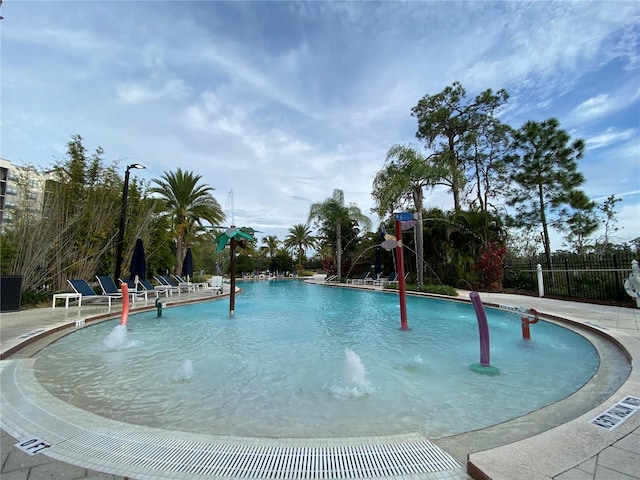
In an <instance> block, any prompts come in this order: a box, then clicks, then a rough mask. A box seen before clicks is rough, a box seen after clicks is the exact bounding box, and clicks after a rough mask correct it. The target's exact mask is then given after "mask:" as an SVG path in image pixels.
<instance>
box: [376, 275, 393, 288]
mask: <svg viewBox="0 0 640 480" xmlns="http://www.w3.org/2000/svg"><path fill="white" fill-rule="evenodd" d="M390 283H398V274H397V273H396V272H391V273H390V274H389V276H388V277H387V278H381V279H380V280H377V281H375V282H373V284H374V285H377V286H381V287H384V286H385V285H389V284H390Z"/></svg>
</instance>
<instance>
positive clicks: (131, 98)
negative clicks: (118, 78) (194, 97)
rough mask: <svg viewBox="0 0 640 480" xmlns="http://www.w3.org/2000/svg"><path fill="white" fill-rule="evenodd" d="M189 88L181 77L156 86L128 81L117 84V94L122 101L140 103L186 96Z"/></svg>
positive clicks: (133, 103)
mask: <svg viewBox="0 0 640 480" xmlns="http://www.w3.org/2000/svg"><path fill="white" fill-rule="evenodd" d="M189 90H190V89H189V87H187V86H186V85H185V83H184V82H183V81H182V80H179V79H173V80H167V81H165V82H164V84H163V85H161V86H158V87H155V88H154V87H152V86H149V85H144V84H143V83H140V82H127V83H120V84H118V85H117V86H116V95H117V97H118V99H119V100H120V101H121V102H122V103H126V104H132V105H138V104H141V103H147V102H152V101H155V100H160V99H162V98H168V99H179V98H182V97H186V96H187V95H188V93H189Z"/></svg>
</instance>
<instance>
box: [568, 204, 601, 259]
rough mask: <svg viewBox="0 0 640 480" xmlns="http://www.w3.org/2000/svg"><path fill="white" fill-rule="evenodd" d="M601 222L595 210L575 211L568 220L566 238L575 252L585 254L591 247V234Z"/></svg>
mask: <svg viewBox="0 0 640 480" xmlns="http://www.w3.org/2000/svg"><path fill="white" fill-rule="evenodd" d="M599 226H600V224H599V223H598V219H597V218H596V217H595V215H593V212H575V213H574V214H573V215H571V217H570V218H569V219H568V220H567V224H566V229H567V235H566V236H565V240H566V243H567V245H569V246H570V247H571V248H572V249H573V251H574V252H575V253H577V254H578V255H584V254H585V253H588V250H589V249H590V245H589V236H590V235H591V234H592V233H593V232H595V231H596V230H597V229H598V227H599Z"/></svg>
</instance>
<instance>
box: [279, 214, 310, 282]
mask: <svg viewBox="0 0 640 480" xmlns="http://www.w3.org/2000/svg"><path fill="white" fill-rule="evenodd" d="M315 244H316V238H315V237H314V236H313V235H312V233H311V229H310V228H309V225H308V224H303V223H298V224H296V225H294V226H293V227H291V228H290V229H289V234H288V235H287V236H286V237H285V239H284V246H285V247H286V248H289V249H291V250H295V252H296V254H297V255H296V256H297V258H298V261H297V269H298V271H299V270H302V259H303V258H304V257H305V252H306V250H307V249H309V248H313V247H314V246H315Z"/></svg>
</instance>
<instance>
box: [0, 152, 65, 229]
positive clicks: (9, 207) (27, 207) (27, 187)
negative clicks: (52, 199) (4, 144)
mask: <svg viewBox="0 0 640 480" xmlns="http://www.w3.org/2000/svg"><path fill="white" fill-rule="evenodd" d="M52 179H53V171H47V172H42V171H39V170H38V169H37V168H36V167H33V166H20V165H15V164H13V163H12V162H11V161H10V160H6V159H4V158H0V233H3V232H4V231H5V230H6V229H7V228H11V226H12V225H13V222H14V220H15V215H16V213H17V212H18V211H23V212H29V213H31V214H34V215H41V214H42V208H43V204H44V197H45V186H46V182H47V180H52Z"/></svg>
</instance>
